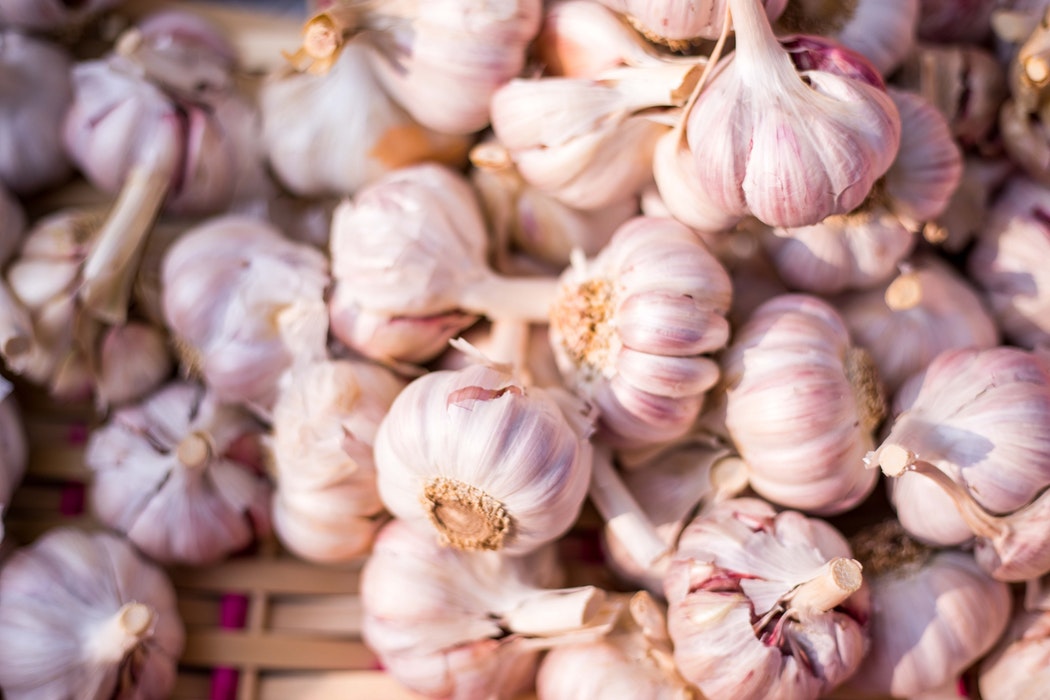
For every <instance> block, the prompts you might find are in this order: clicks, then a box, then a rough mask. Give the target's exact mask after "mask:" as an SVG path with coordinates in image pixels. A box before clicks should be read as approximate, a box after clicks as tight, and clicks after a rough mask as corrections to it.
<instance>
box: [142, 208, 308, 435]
mask: <svg viewBox="0 0 1050 700" xmlns="http://www.w3.org/2000/svg"><path fill="white" fill-rule="evenodd" d="M327 285H328V261H327V260H326V259H325V256H324V254H323V253H321V252H320V251H319V250H317V249H315V248H312V247H311V246H309V245H306V244H304V243H295V242H293V241H290V240H288V239H287V238H285V237H284V236H283V235H282V234H281V232H280V231H278V230H276V229H275V228H273V227H272V226H270V225H269V224H268V223H266V222H264V221H261V220H258V219H252V218H249V217H244V216H235V215H230V216H224V217H219V218H216V219H211V220H208V221H205V222H204V223H202V224H200V225H198V226H196V227H194V228H192V229H191V230H189V231H187V232H186V233H184V234H183V235H182V237H181V238H179V239H178V240H177V241H176V242H175V243H174V244H173V245H172V246H171V247H170V248H169V249H168V251H167V253H166V255H165V258H164V266H163V295H164V296H163V304H164V316H165V319H166V321H167V324H168V328H169V329H170V330H171V332H172V335H173V336H174V340H175V344H176V349H177V350H178V351H179V354H180V355H181V359H182V362H183V364H184V366H186V367H187V368H188V369H189V370H190V371H191V372H194V373H198V374H199V375H200V376H201V377H202V378H203V379H204V381H205V383H206V384H208V386H209V388H211V389H212V390H214V391H215V392H216V394H217V395H218V396H219V398H221V399H222V400H223V401H229V402H236V403H243V404H245V405H247V406H249V407H250V408H251V409H252V410H254V411H256V412H258V413H259V414H261V415H263V416H265V415H266V414H267V413H268V412H269V410H270V408H271V407H272V405H273V402H274V400H275V399H276V396H277V381H278V379H279V378H280V376H281V375H282V374H283V373H284V371H285V370H286V369H287V368H288V367H289V366H290V365H291V363H292V360H293V356H294V350H293V348H292V347H291V346H290V345H289V342H288V339H286V338H285V337H284V334H283V333H282V319H288V318H293V317H295V316H296V315H299V314H306V315H309V316H314V317H318V318H323V319H327V310H326V308H325V304H324V292H325V288H326V287H327ZM318 323H321V321H320V320H319V321H318ZM323 323H324V324H325V325H326V324H327V320H324V321H323Z"/></svg>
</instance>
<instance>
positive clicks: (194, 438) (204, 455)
mask: <svg viewBox="0 0 1050 700" xmlns="http://www.w3.org/2000/svg"><path fill="white" fill-rule="evenodd" d="M175 456H176V457H178V459H179V461H180V462H182V463H183V464H184V465H185V466H186V468H188V469H200V468H201V467H203V466H204V465H206V464H207V463H208V461H209V460H210V459H211V456H212V449H211V442H210V441H209V440H208V438H207V436H206V435H204V434H202V433H199V432H196V433H190V434H189V435H187V436H186V437H184V438H183V439H182V441H181V442H180V443H179V445H178V447H176V448H175Z"/></svg>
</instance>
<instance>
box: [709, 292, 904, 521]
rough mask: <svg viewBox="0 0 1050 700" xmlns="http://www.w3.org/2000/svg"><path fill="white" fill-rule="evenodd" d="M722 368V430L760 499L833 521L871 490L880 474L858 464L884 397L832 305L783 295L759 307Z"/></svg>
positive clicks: (869, 362)
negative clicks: (725, 431) (724, 400)
mask: <svg viewBox="0 0 1050 700" xmlns="http://www.w3.org/2000/svg"><path fill="white" fill-rule="evenodd" d="M722 370H723V382H724V384H725V386H726V427H727V428H728V430H729V433H730V435H731V436H732V438H733V442H734V444H735V445H736V447H737V450H738V451H739V453H740V456H741V457H742V458H743V460H744V462H745V464H747V467H748V478H749V480H750V482H751V487H752V488H753V489H754V490H755V491H756V492H757V493H758V494H759V495H761V496H762V497H763V498H767V499H769V500H770V501H773V502H774V503H777V504H780V505H783V506H787V507H789V508H797V509H800V510H805V511H809V512H813V513H820V514H833V513H843V512H845V511H847V510H850V509H851V508H853V507H854V506H856V505H857V504H859V503H860V502H861V501H863V500H864V498H865V497H866V496H867V495H868V494H870V493H871V491H872V489H873V488H874V487H875V483H876V481H877V479H878V474H873V473H872V470H870V469H866V468H865V465H864V461H863V458H864V455H865V453H867V452H868V451H869V450H871V448H872V446H873V444H874V442H873V437H872V435H873V432H874V431H875V429H876V428H877V427H878V426H879V424H880V423H881V422H882V418H883V415H884V413H885V400H884V398H883V395H882V387H881V384H880V381H879V378H878V374H877V372H876V370H875V365H874V363H873V362H872V360H871V357H870V355H868V352H867V351H866V350H864V349H863V348H861V347H859V346H857V345H854V343H853V341H852V340H851V339H850V336H849V331H848V329H847V328H846V324H845V322H844V321H843V320H842V317H841V316H840V315H839V314H838V312H836V311H835V309H834V308H832V307H831V306H830V305H829V304H828V303H826V302H824V301H822V300H820V299H818V298H817V297H812V296H807V295H803V294H786V295H782V296H779V297H775V298H773V299H771V300H770V301H768V302H766V303H765V304H762V305H761V306H760V307H758V308H757V309H756V310H755V311H754V313H753V314H752V315H751V318H750V319H749V320H748V321H747V322H746V323H745V324H744V325H743V326H742V327H741V328H740V329H739V330H738V332H737V333H736V334H735V336H734V337H733V342H732V343H731V344H730V346H729V349H728V350H727V351H726V353H725V354H724V355H723V357H722Z"/></svg>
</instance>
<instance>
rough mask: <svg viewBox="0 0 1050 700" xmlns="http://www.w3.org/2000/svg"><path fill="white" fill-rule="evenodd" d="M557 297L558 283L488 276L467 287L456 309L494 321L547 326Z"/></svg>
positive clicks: (542, 279) (547, 280)
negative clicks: (517, 321) (526, 322)
mask: <svg viewBox="0 0 1050 700" xmlns="http://www.w3.org/2000/svg"><path fill="white" fill-rule="evenodd" d="M557 294H558V280H557V279H554V278H546V277H543V278H538V277H501V276H499V275H490V276H488V277H486V278H485V279H484V280H482V281H481V282H477V283H475V284H472V285H470V286H468V287H467V288H466V289H464V290H463V293H462V295H461V296H460V298H459V306H460V309H462V310H463V311H466V312H467V313H471V314H478V315H482V316H486V317H488V318H489V319H490V320H495V319H517V320H520V321H531V322H533V323H547V320H548V318H549V316H550V310H551V307H552V306H553V304H554V299H555V297H556V296H557Z"/></svg>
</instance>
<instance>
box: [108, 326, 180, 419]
mask: <svg viewBox="0 0 1050 700" xmlns="http://www.w3.org/2000/svg"><path fill="white" fill-rule="evenodd" d="M173 369H174V362H173V359H172V357H171V353H170V352H169V350H168V339H167V336H165V335H164V333H162V332H161V331H159V330H158V329H156V328H154V327H153V326H150V325H147V324H144V323H138V322H131V323H128V324H126V325H123V326H114V327H112V328H110V329H108V330H107V331H106V332H105V334H104V336H103V338H102V343H101V347H100V350H99V366H98V370H97V378H96V381H95V396H96V399H97V401H98V402H99V403H100V404H101V405H103V406H110V405H115V404H122V403H127V402H129V401H134V400H136V399H139V398H142V397H143V396H145V395H146V394H147V393H148V392H149V391H150V390H152V389H154V388H156V387H157V386H159V385H160V383H161V382H163V381H164V380H165V379H167V378H168V377H169V376H170V375H171V373H172V370H173Z"/></svg>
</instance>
